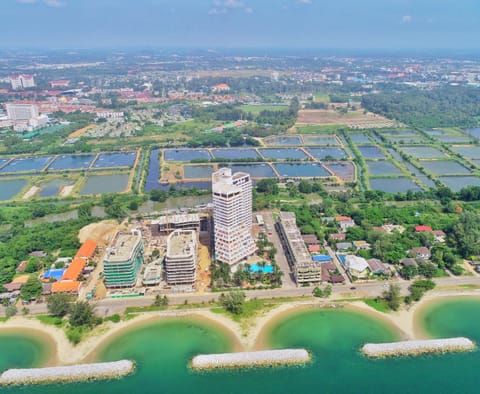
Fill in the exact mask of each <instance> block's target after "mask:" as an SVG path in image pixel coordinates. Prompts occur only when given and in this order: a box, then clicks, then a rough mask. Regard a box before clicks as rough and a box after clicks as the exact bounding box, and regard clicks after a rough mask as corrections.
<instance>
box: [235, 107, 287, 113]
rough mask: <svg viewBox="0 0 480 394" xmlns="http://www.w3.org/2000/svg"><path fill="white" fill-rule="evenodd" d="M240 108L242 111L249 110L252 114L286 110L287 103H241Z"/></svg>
mask: <svg viewBox="0 0 480 394" xmlns="http://www.w3.org/2000/svg"><path fill="white" fill-rule="evenodd" d="M240 109H241V110H242V111H244V112H251V113H252V114H254V115H257V114H259V113H260V112H261V111H287V110H288V105H285V106H278V105H268V104H265V105H242V106H241V107H240Z"/></svg>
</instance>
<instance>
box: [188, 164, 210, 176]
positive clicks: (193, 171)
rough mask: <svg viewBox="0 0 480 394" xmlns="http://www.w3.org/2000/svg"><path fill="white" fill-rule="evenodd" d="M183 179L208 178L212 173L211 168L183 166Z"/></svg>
mask: <svg viewBox="0 0 480 394" xmlns="http://www.w3.org/2000/svg"><path fill="white" fill-rule="evenodd" d="M183 172H184V176H183V177H184V178H185V179H195V178H210V177H211V176H212V173H213V166H200V165H198V166H197V165H185V166H183Z"/></svg>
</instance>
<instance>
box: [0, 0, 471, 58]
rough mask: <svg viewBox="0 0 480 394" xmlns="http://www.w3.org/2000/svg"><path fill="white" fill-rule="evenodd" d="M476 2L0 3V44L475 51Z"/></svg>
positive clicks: (4, 46)
mask: <svg viewBox="0 0 480 394" xmlns="http://www.w3.org/2000/svg"><path fill="white" fill-rule="evenodd" d="M479 20H480V0H328V1H326V0H0V49H15V48H18V49H21V48H40V49H59V48H77V49H78V48H181V47H184V48H202V49H210V48H212V49H213V48H294V49H295V48H299V49H300V48H325V49H389V50H397V49H398V50H405V49H407V50H408V49H420V50H422V49H460V50H462V49H467V50H469V49H473V50H477V49H480V40H479V39H478V38H479V37H480V23H478V22H479Z"/></svg>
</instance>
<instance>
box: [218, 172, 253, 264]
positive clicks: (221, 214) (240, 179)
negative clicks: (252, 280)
mask: <svg viewBox="0 0 480 394" xmlns="http://www.w3.org/2000/svg"><path fill="white" fill-rule="evenodd" d="M212 194H213V222H214V223H213V224H214V237H215V256H216V258H217V260H219V261H223V262H224V263H227V264H230V265H233V264H236V263H238V262H239V261H241V260H243V259H244V258H246V257H248V256H251V255H252V254H254V253H255V243H254V242H253V238H252V234H251V229H252V180H251V179H250V175H249V174H247V173H244V172H237V173H235V174H233V175H232V170H231V169H230V168H221V169H220V170H219V171H217V172H214V173H213V174H212Z"/></svg>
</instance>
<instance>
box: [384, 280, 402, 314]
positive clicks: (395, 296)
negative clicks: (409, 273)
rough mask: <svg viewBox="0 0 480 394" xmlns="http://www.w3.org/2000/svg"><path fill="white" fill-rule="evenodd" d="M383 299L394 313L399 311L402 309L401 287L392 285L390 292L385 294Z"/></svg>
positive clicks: (386, 291) (387, 291)
mask: <svg viewBox="0 0 480 394" xmlns="http://www.w3.org/2000/svg"><path fill="white" fill-rule="evenodd" d="M383 299H384V300H385V301H386V302H387V306H388V307H389V308H390V309H391V310H392V311H397V310H398V308H400V285H398V284H396V283H390V287H389V288H388V290H385V291H384V292H383Z"/></svg>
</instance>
